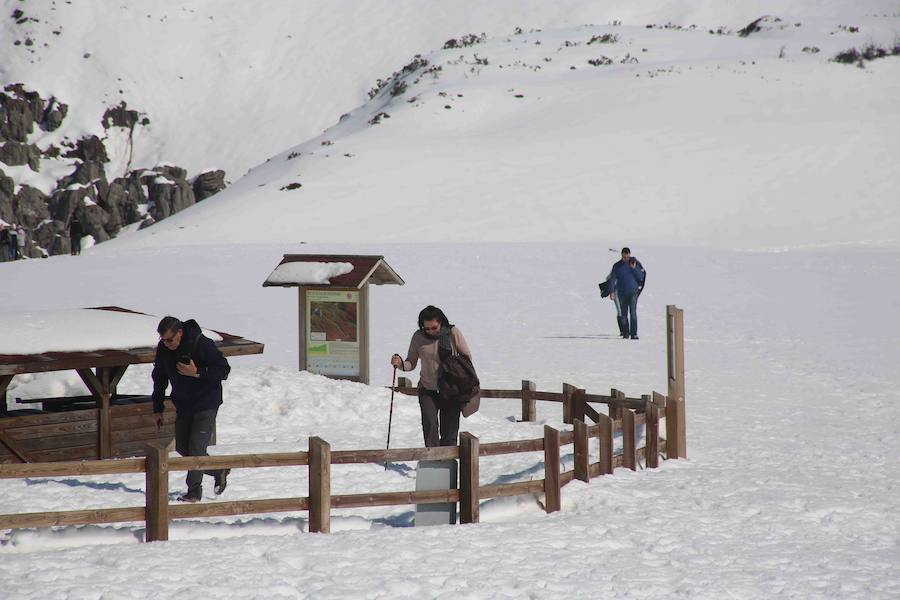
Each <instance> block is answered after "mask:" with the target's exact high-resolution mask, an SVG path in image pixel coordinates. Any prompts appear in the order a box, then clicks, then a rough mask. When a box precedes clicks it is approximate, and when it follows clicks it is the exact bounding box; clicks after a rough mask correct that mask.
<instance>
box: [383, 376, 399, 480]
mask: <svg viewBox="0 0 900 600" xmlns="http://www.w3.org/2000/svg"><path fill="white" fill-rule="evenodd" d="M396 386H397V367H394V378H393V380H392V381H391V412H390V413H389V415H388V436H387V445H386V446H385V450H390V449H391V421H393V420H394V388H395V387H396ZM387 468H388V461H387V458H385V459H384V470H385V471H387Z"/></svg>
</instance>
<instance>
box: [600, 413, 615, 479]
mask: <svg viewBox="0 0 900 600" xmlns="http://www.w3.org/2000/svg"><path fill="white" fill-rule="evenodd" d="M598 425H599V428H598V433H597V441H598V442H600V474H601V475H612V472H613V420H612V419H610V418H609V417H608V416H606V415H600V422H599V423H598Z"/></svg>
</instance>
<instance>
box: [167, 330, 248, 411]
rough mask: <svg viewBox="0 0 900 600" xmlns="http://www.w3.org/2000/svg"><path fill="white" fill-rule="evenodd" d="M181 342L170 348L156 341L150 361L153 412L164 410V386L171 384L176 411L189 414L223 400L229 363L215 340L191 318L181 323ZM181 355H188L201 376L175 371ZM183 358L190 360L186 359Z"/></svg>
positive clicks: (216, 406) (214, 405)
mask: <svg viewBox="0 0 900 600" xmlns="http://www.w3.org/2000/svg"><path fill="white" fill-rule="evenodd" d="M183 331H184V334H183V335H182V336H181V343H180V344H179V345H178V347H177V348H175V349H174V350H169V349H168V348H166V346H165V345H164V344H163V343H162V341H160V342H159V344H157V346H156V359H155V360H154V361H153V412H155V413H161V412H162V411H163V400H164V399H165V396H166V388H167V387H168V385H169V384H170V383H171V384H172V394H171V396H172V402H173V403H174V404H175V410H176V411H177V412H178V413H179V414H187V415H192V414H194V413H196V412H199V411H201V410H208V409H210V408H218V407H219V405H221V404H222V381H224V380H225V379H228V373H230V372H231V366H230V365H229V364H228V361H227V360H226V359H225V357H224V356H222V353H221V352H220V351H219V349H218V348H217V347H216V344H215V342H213V341H212V340H211V339H209V338H208V337H206V336H205V335H203V333H201V331H200V326H199V325H197V322H196V321H195V320H193V319H191V320H189V321H185V322H184V324H183ZM181 357H190V358H191V359H192V360H193V361H194V364H195V365H197V373H198V374H199V375H200V377H190V376H187V375H182V374H181V373H179V372H178V369H177V367H176V363H177V362H178V359H179V358H181ZM185 362H189V361H187V360H185Z"/></svg>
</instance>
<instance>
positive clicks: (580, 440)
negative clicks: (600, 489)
mask: <svg viewBox="0 0 900 600" xmlns="http://www.w3.org/2000/svg"><path fill="white" fill-rule="evenodd" d="M575 479H579V480H581V481H586V482H590V481H591V461H590V456H589V455H588V427H587V425H585V423H584V421H582V420H581V419H575Z"/></svg>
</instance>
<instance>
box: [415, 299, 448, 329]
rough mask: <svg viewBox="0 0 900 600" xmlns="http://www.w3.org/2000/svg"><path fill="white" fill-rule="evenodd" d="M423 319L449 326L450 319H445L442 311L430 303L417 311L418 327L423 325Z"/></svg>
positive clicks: (445, 316)
mask: <svg viewBox="0 0 900 600" xmlns="http://www.w3.org/2000/svg"><path fill="white" fill-rule="evenodd" d="M425 321H439V322H440V323H441V327H449V326H450V321H449V320H448V319H447V315H445V314H444V311H442V310H441V309H439V308H438V307H437V306H432V305H430V304H429V305H428V306H426V307H425V308H423V309H422V310H421V311H420V312H419V329H421V328H422V327H424V326H425Z"/></svg>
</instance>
